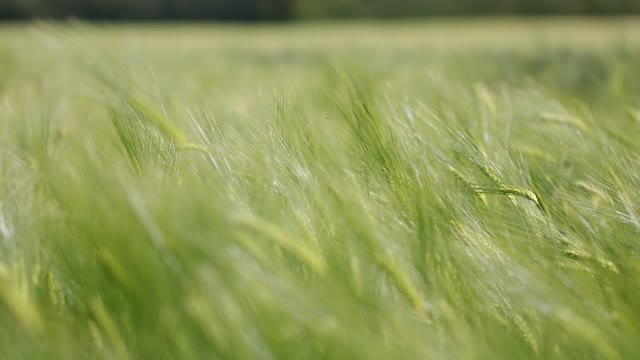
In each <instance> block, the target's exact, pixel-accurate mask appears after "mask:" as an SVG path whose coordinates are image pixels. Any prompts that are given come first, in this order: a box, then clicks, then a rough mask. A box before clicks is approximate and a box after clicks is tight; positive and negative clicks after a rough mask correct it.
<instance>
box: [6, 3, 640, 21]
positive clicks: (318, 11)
mask: <svg viewBox="0 0 640 360" xmlns="http://www.w3.org/2000/svg"><path fill="white" fill-rule="evenodd" d="M638 13H640V0H447V1H442V0H394V1H390V0H0V18H2V19H25V18H69V17H77V18H84V19H95V20H120V19H121V20H172V19H175V20H185V19H200V20H206V19H214V20H229V21H282V20H295V19H314V18H320V19H322V18H396V17H428V16H453V15H492V14H498V15H508V14H514V15H554V14H558V15H623V14H638Z"/></svg>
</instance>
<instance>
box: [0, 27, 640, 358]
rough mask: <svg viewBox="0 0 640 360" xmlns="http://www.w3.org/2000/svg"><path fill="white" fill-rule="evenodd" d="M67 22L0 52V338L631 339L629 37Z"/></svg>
mask: <svg viewBox="0 0 640 360" xmlns="http://www.w3.org/2000/svg"><path fill="white" fill-rule="evenodd" d="M476 26H477V25H476ZM572 26H574V27H576V29H582V30H583V31H584V32H585V33H586V34H587V35H585V36H588V33H589V31H590V30H589V28H588V27H587V26H584V25H579V24H573V25H572ZM580 26H583V28H580ZM445 28H446V27H445ZM414 30H415V31H420V30H419V28H415V29H414ZM83 31H84V32H82V33H81V32H79V30H78V29H76V30H73V31H71V32H69V31H68V30H67V29H60V28H58V27H55V26H44V27H43V26H40V27H34V28H31V30H30V32H29V33H24V34H22V35H19V37H18V38H15V39H13V40H11V41H8V42H7V43H6V44H5V45H0V64H2V65H3V66H8V67H9V68H6V67H3V69H10V70H8V71H7V70H1V69H0V119H1V121H0V174H1V175H0V325H1V326H0V357H2V358H8V359H11V358H47V359H51V358H53V359H55V358H60V359H69V358H105V359H108V358H117V359H154V358H160V359H162V358H176V359H185V358H220V359H248V358H258V359H287V358H313V359H315V358H318V359H320V358H325V359H326V358H330V359H340V358H349V359H387V358H392V357H393V358H400V359H424V358H452V359H458V358H487V359H489V358H490V359H494V358H594V359H601V358H606V359H622V358H635V357H637V356H638V354H640V346H639V345H638V344H639V343H638V341H637V339H638V338H640V327H639V326H638V320H640V306H639V305H638V302H637V300H636V299H638V298H639V297H640V286H639V284H640V275H639V274H640V267H639V264H640V262H639V256H640V255H639V254H640V243H639V242H638V241H637V240H638V238H639V232H640V208H639V206H638V204H640V197H639V194H640V193H639V192H638V188H639V187H640V170H639V166H640V162H639V159H640V157H639V155H640V151H639V148H638V145H637V144H636V141H635V140H634V134H636V133H638V132H639V131H640V116H638V114H639V113H640V103H638V101H639V99H640V88H639V87H638V86H637V85H636V81H634V79H635V78H637V77H638V76H639V75H640V67H639V66H638V65H637V61H635V60H636V59H637V57H638V55H640V52H639V51H638V48H637V44H636V43H635V42H633V41H628V42H624V41H622V42H615V41H614V40H617V39H618V37H617V35H616V34H617V33H616V32H615V31H612V33H611V34H610V39H611V43H612V45H610V46H605V47H603V48H587V47H582V46H580V45H571V44H564V45H559V46H548V47H546V46H542V47H540V48H538V49H537V50H535V51H530V50H527V49H522V48H519V49H515V48H510V47H509V46H507V47H505V48H503V49H496V48H494V47H490V46H487V48H486V49H482V48H481V47H480V48H475V47H474V48H466V47H464V46H463V47H461V48H459V49H456V50H452V49H451V48H447V49H444V48H439V47H438V46H436V45H425V44H424V43H420V42H416V43H415V44H416V46H415V48H413V49H412V48H410V47H403V46H402V44H398V45H396V47H394V45H393V44H392V42H389V43H386V45H385V46H387V47H386V48H384V49H380V48H378V47H375V46H373V47H368V46H363V47H355V48H354V47H351V46H349V47H342V45H341V44H344V43H345V42H348V41H346V40H345V38H346V39H352V40H353V41H354V42H355V43H358V40H359V39H360V38H359V37H360V36H363V35H362V33H360V32H357V31H355V30H352V31H353V32H345V33H344V34H342V35H343V37H340V38H331V39H329V41H328V42H325V43H319V44H318V45H317V48H308V47H305V46H301V45H300V44H298V43H292V44H289V45H287V44H286V43H280V42H273V43H272V42H269V41H275V40H274V39H273V38H272V36H274V35H273V34H279V31H282V30H277V29H269V32H268V34H266V35H265V34H260V33H259V32H252V31H247V32H245V33H242V34H241V35H239V36H240V38H241V39H244V40H245V41H246V43H245V44H239V43H235V44H232V43H227V42H224V39H226V38H225V36H226V35H225V33H224V29H223V30H217V31H218V32H215V31H214V32H213V33H211V34H210V35H211V37H210V39H211V40H209V41H210V42H197V43H196V45H194V44H192V45H193V46H192V47H190V46H186V45H183V46H186V48H183V49H182V50H181V51H179V52H176V51H172V44H174V43H172V41H174V40H171V39H168V40H167V41H166V42H165V43H162V46H156V45H155V43H154V42H145V41H144V39H145V37H149V38H153V36H160V35H150V34H149V33H145V34H143V35H139V37H137V38H136V37H134V38H132V39H133V40H131V39H129V40H126V39H125V40H123V39H122V38H121V33H118V32H113V33H110V32H109V30H104V29H103V30H100V29H92V28H85V29H84V30H83ZM145 31H149V30H145ZM156 31H161V30H156ZM165 31H166V34H169V33H170V32H171V29H169V28H168V29H166V30H165ZM201 31H207V30H205V29H202V30H201ZM304 31H308V30H304ZM304 31H303V32H302V33H303V34H304ZM403 31H404V30H403ZM430 31H432V30H430ZM575 31H577V30H575ZM160 34H162V33H160ZM282 34H283V36H285V37H286V36H288V35H285V34H284V33H282ZM305 36H309V38H313V37H312V36H311V34H306V35H305ZM393 36H394V35H393V34H391V35H390V37H391V38H392V39H394V37H393ZM443 36H446V35H443ZM493 36H494V37H495V39H500V36H501V34H500V33H497V32H496V33H495V34H494V35H493ZM600 36H602V35H600ZM184 39H185V41H188V37H184ZM216 39H218V40H220V41H221V44H216V43H215V41H216ZM531 39H535V38H534V37H531ZM266 40H269V41H267V42H266V43H267V45H265V41H266ZM119 41H123V42H119ZM383 41H384V40H383ZM25 44H29V45H31V46H27V45H25ZM114 44H116V45H114ZM364 44H367V43H366V42H365V43H364ZM178 45H179V44H178V43H175V46H178ZM507 45H508V44H507ZM261 46H262V47H261ZM476 46H478V44H476ZM34 48H37V49H39V50H34ZM398 54H401V55H402V56H398ZM45 65H46V66H45Z"/></svg>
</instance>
